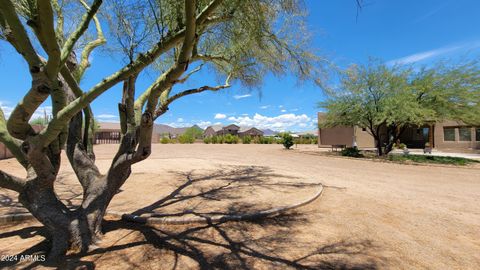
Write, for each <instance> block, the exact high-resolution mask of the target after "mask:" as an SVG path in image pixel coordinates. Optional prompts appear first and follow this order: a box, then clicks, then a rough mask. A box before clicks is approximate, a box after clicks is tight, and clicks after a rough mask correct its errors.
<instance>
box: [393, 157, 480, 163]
mask: <svg viewBox="0 0 480 270" xmlns="http://www.w3.org/2000/svg"><path fill="white" fill-rule="evenodd" d="M388 160H391V161H397V162H402V163H404V162H408V161H410V162H417V163H435V164H451V165H467V164H471V163H480V161H478V160H474V159H468V158H461V157H440V156H430V155H388Z"/></svg>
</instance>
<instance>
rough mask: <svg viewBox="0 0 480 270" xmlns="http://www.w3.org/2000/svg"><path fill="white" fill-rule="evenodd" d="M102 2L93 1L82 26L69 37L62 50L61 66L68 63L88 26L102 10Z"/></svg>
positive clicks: (99, 0)
mask: <svg viewBox="0 0 480 270" xmlns="http://www.w3.org/2000/svg"><path fill="white" fill-rule="evenodd" d="M102 2H103V0H95V1H93V4H92V6H91V7H90V8H87V13H85V14H84V15H83V17H82V20H81V21H80V24H79V25H78V27H77V29H75V31H74V32H73V33H72V34H71V35H70V36H69V37H68V39H67V41H66V42H65V45H64V46H63V48H62V54H61V64H63V63H65V62H66V61H67V59H68V57H69V56H70V53H71V52H72V50H73V47H74V46H75V43H76V42H77V41H78V39H79V38H80V37H81V36H82V35H83V34H84V33H85V31H86V30H87V28H88V25H89V24H90V21H91V20H92V19H93V17H94V16H95V14H96V13H97V11H98V9H99V8H100V5H102Z"/></svg>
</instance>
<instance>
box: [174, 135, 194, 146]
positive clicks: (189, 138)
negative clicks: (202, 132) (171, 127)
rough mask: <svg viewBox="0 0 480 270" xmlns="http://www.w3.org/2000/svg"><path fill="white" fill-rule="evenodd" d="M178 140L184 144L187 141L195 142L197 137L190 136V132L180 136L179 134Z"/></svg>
mask: <svg viewBox="0 0 480 270" xmlns="http://www.w3.org/2000/svg"><path fill="white" fill-rule="evenodd" d="M178 142H179V143H182V144H185V143H194V142H195V138H194V137H192V136H190V135H189V134H182V135H180V136H178Z"/></svg>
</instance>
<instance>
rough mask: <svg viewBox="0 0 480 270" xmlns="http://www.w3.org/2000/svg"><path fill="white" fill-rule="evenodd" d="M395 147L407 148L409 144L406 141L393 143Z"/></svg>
mask: <svg viewBox="0 0 480 270" xmlns="http://www.w3.org/2000/svg"><path fill="white" fill-rule="evenodd" d="M393 147H394V148H396V149H405V148H407V146H406V145H405V144H404V143H396V144H394V145H393Z"/></svg>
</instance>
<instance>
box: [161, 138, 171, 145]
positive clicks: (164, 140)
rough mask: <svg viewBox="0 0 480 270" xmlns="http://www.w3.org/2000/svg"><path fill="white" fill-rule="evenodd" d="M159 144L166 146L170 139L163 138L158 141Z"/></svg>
mask: <svg viewBox="0 0 480 270" xmlns="http://www.w3.org/2000/svg"><path fill="white" fill-rule="evenodd" d="M160 143H162V144H168V143H170V139H169V138H167V137H163V138H162V139H160Z"/></svg>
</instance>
